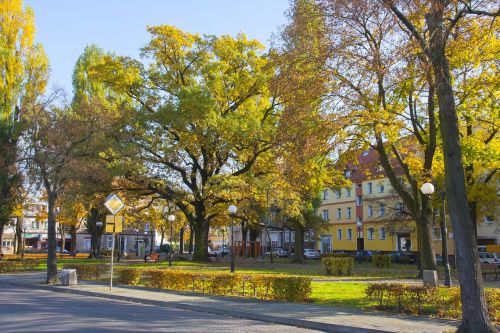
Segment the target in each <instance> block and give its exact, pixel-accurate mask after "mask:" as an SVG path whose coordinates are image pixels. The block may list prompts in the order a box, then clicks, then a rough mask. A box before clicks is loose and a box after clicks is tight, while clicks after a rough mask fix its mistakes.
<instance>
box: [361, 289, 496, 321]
mask: <svg viewBox="0 0 500 333" xmlns="http://www.w3.org/2000/svg"><path fill="white" fill-rule="evenodd" d="M485 294H486V300H487V305H488V313H489V315H490V318H491V320H492V321H493V322H495V323H498V322H500V310H499V309H500V290H498V289H496V288H495V289H485ZM366 296H367V297H368V298H369V299H371V300H375V301H376V302H377V306H378V307H379V308H395V309H397V310H398V311H399V312H407V313H411V314H422V313H423V312H427V313H429V314H435V315H437V316H438V317H441V318H453V319H461V317H462V309H461V301H460V288H458V287H452V288H448V287H441V288H429V287H426V286H422V285H407V284H401V283H370V284H369V285H368V288H367V289H366Z"/></svg>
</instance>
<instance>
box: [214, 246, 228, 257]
mask: <svg viewBox="0 0 500 333" xmlns="http://www.w3.org/2000/svg"><path fill="white" fill-rule="evenodd" d="M214 253H215V254H216V255H228V254H229V249H228V248H227V246H220V247H219V248H218V249H217V250H215V251H214Z"/></svg>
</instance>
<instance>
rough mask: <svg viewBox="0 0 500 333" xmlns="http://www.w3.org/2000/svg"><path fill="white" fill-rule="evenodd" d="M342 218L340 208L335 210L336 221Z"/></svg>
mask: <svg viewBox="0 0 500 333" xmlns="http://www.w3.org/2000/svg"><path fill="white" fill-rule="evenodd" d="M341 218H342V208H337V220H340V219H341Z"/></svg>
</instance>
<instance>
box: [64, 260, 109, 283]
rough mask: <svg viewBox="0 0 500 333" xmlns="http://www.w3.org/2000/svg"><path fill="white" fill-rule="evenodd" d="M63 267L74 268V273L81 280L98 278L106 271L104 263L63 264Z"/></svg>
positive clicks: (106, 267)
mask: <svg viewBox="0 0 500 333" xmlns="http://www.w3.org/2000/svg"><path fill="white" fill-rule="evenodd" d="M64 269H76V275H77V277H78V278H79V279H82V280H99V278H100V277H101V276H103V275H104V274H105V273H106V272H107V271H108V266H107V265H104V264H97V265H95V264H92V265H64Z"/></svg>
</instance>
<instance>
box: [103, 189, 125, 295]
mask: <svg viewBox="0 0 500 333" xmlns="http://www.w3.org/2000/svg"><path fill="white" fill-rule="evenodd" d="M104 206H106V208H107V209H108V210H109V212H110V213H111V214H112V215H108V216H106V232H111V233H112V235H113V236H112V239H111V273H110V275H109V290H111V289H113V257H114V251H115V233H117V232H122V226H123V223H122V222H123V217H122V216H116V214H118V212H119V211H121V210H122V209H123V207H125V204H124V203H123V201H122V199H120V197H119V196H118V195H116V194H110V195H109V196H108V197H107V198H106V201H105V202H104Z"/></svg>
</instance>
